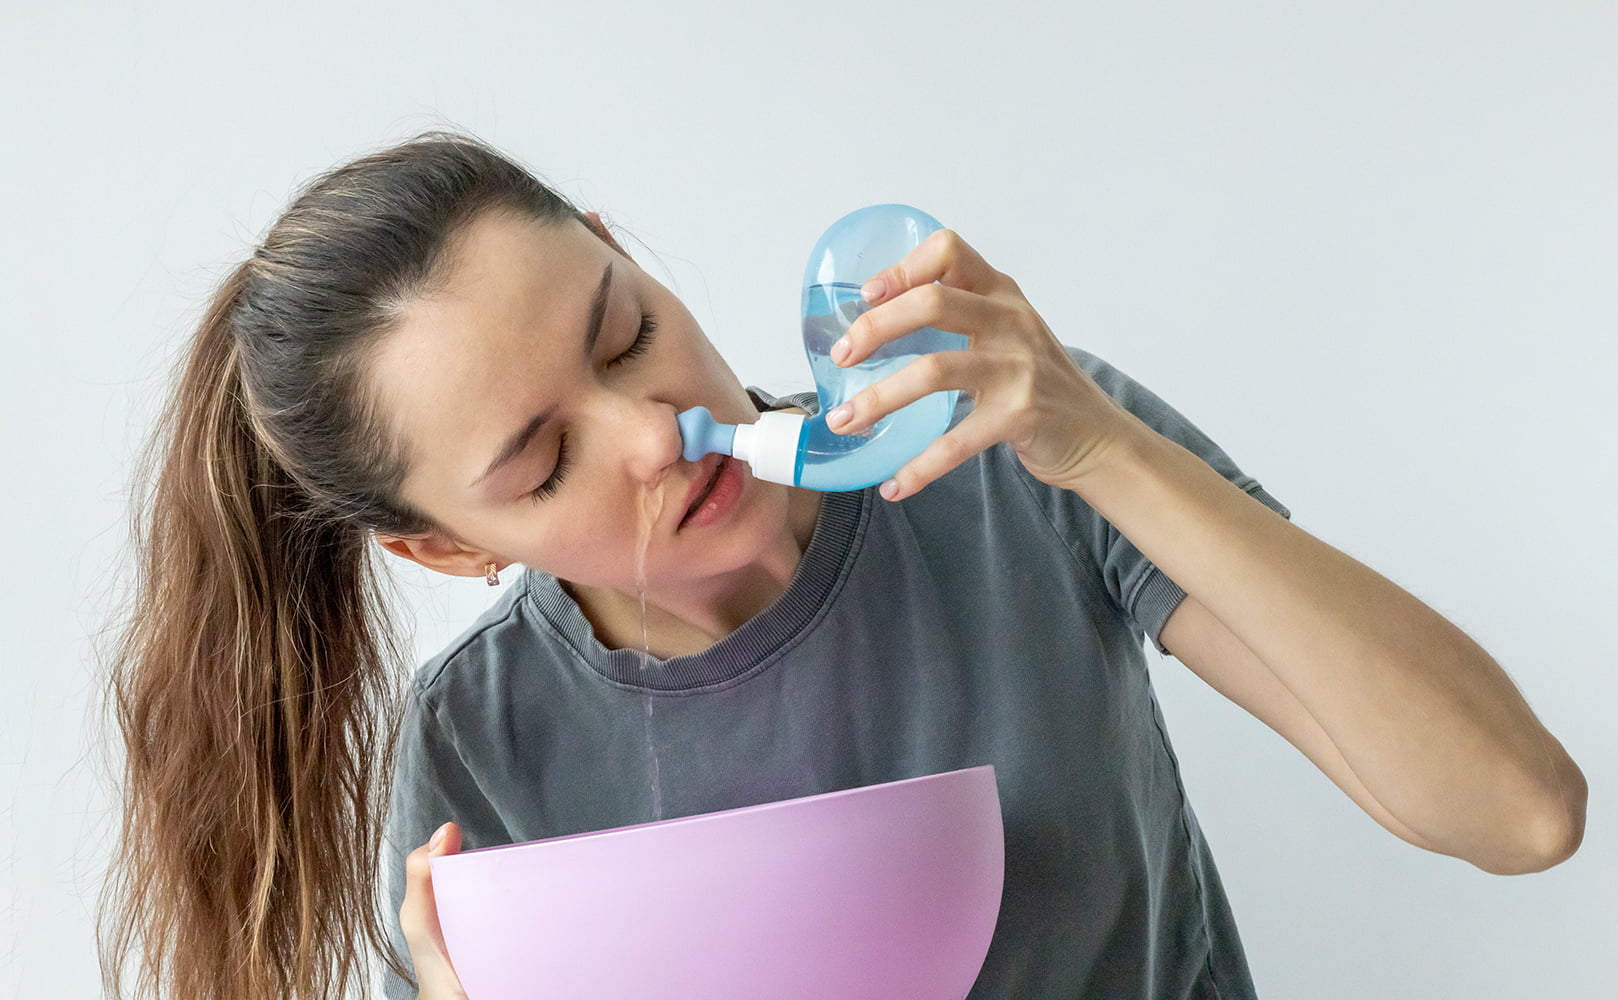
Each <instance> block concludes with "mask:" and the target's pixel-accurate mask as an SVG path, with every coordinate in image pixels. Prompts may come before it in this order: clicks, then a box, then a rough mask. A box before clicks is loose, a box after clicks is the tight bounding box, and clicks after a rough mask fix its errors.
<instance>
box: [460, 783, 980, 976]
mask: <svg viewBox="0 0 1618 1000" xmlns="http://www.w3.org/2000/svg"><path fill="white" fill-rule="evenodd" d="M432 872H433V890H434V895H435V896H436V898H437V901H438V918H439V921H440V923H441V924H442V926H443V929H444V942H445V944H446V945H447V946H448V948H449V953H450V959H451V961H453V962H454V963H455V971H456V972H457V973H458V974H459V976H460V979H461V984H462V985H463V986H465V987H466V992H467V995H468V996H469V997H471V1000H519V998H520V1000H531V998H539V1000H549V998H574V997H590V998H593V1000H648V998H663V997H669V998H677V1000H731V998H735V1000H863V998H871V1000H961V998H963V997H965V996H966V994H967V992H968V991H969V990H971V988H972V983H973V981H974V980H976V979H977V975H978V971H979V970H980V969H981V968H982V967H983V959H984V956H985V955H987V954H988V950H989V938H990V936H991V935H992V934H993V933H994V925H995V920H996V918H997V917H998V916H999V912H1000V890H1001V885H1002V882H1003V880H1004V877H1005V836H1004V831H1003V829H1002V827H1001V821H1000V798H999V794H998V791H997V789H996V787H995V782H994V768H992V767H974V768H968V769H966V770H963V771H950V772H948V773H945V774H933V775H928V776H926V777H922V778H911V779H908V780H906V781H893V782H888V783H887V784H882V785H869V786H867V787H865V788H853V789H849V790H847V791H842V792H829V793H827V794H824V795H810V796H807V797H804V798H799V799H787V800H785V801H781V802H770V803H766V804H764V805H757V806H747V807H746V808H742V809H730V810H727V811H725V812H716V813H707V814H705V815H701V816H686V817H682V818H679V819H670V820H663V821H662V822H657V823H646V824H642V825H640V826H629V827H622V828H620V829H616V830H606V831H602V832H600V833H588V834H578V835H575V836H570V837H557V838H554V839H550V840H536V841H531V842H529V843H526V844H513V845H511V846H507V847H494V848H486V849H484V850H479V851H468V852H465V853H462V854H455V855H450V856H447V857H441V858H433V859H432Z"/></svg>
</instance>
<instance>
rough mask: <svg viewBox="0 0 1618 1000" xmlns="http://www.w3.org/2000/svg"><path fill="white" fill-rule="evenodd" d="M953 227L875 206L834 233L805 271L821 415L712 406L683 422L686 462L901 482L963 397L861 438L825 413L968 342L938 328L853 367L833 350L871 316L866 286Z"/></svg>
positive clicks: (802, 478) (906, 415) (799, 480)
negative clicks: (753, 417) (739, 419)
mask: <svg viewBox="0 0 1618 1000" xmlns="http://www.w3.org/2000/svg"><path fill="white" fill-rule="evenodd" d="M942 228H944V227H943V224H942V223H940V222H939V221H938V220H937V219H934V218H933V217H932V216H930V215H928V214H927V213H926V212H923V211H921V210H919V209H916V208H911V207H910V206H908V205H871V206H869V207H867V208H862V209H859V210H858V211H855V212H850V213H849V214H848V215H845V216H843V217H842V218H841V219H839V220H837V222H835V223H833V224H832V226H831V227H830V228H829V229H827V230H826V232H825V234H824V235H822V236H821V237H820V241H819V242H818V243H817V244H816V245H815V249H814V251H813V252H812V253H811V254H810V256H809V266H808V267H807V268H806V269H805V272H804V286H803V300H802V317H803V348H804V353H805V354H806V355H808V358H809V367H810V369H811V371H813V372H814V377H815V388H816V394H817V395H818V396H819V400H820V412H819V413H817V414H816V415H815V416H813V417H809V418H807V419H805V418H803V417H801V416H789V415H787V414H782V413H768V414H764V415H762V416H761V418H760V420H759V421H758V422H757V423H755V424H750V425H749V424H742V425H729V424H720V423H717V422H715V421H714V420H713V418H712V416H711V415H710V414H709V413H708V411H707V409H706V408H704V407H700V406H699V407H696V408H694V409H691V410H687V411H685V412H684V413H681V414H680V415H679V418H678V420H679V424H680V434H681V437H682V440H683V444H684V449H683V455H684V457H685V458H686V460H687V461H693V462H694V461H696V460H697V459H699V458H701V457H702V456H703V455H705V454H707V453H708V452H712V451H717V452H721V453H723V454H726V455H734V456H736V457H737V458H742V459H745V460H746V461H747V462H749V463H750V464H751V465H752V468H753V474H754V475H755V476H756V477H758V478H760V479H766V480H769V481H771V482H781V483H788V484H790V485H793V486H803V487H806V488H808V489H813V490H826V491H833V490H857V489H863V488H865V487H867V486H872V485H875V484H877V483H880V482H883V481H884V480H886V479H888V478H889V477H891V476H892V475H893V474H894V473H895V472H898V471H899V469H900V467H901V466H903V465H904V464H905V463H906V462H908V461H910V460H911V459H912V458H915V457H916V456H917V455H919V454H921V452H922V451H923V450H924V449H926V447H927V445H929V444H931V443H932V441H933V439H935V438H937V437H938V436H939V435H940V434H942V433H944V431H945V430H947V429H948V427H949V422H950V418H951V416H952V415H953V413H954V410H955V401H956V398H957V397H958V396H959V395H960V393H959V392H958V391H956V390H946V391H941V392H935V393H931V394H930V395H927V396H925V397H923V398H921V399H918V400H916V401H915V402H913V403H911V404H909V405H907V406H905V407H902V408H901V409H899V410H898V411H896V412H894V413H891V414H889V415H888V416H886V417H884V418H883V419H882V420H880V421H878V422H877V423H876V424H875V425H873V426H871V427H869V428H867V429H866V430H863V431H860V432H858V433H855V434H836V433H833V432H832V430H831V429H830V428H828V427H827V426H826V418H825V414H826V413H827V412H828V411H829V410H831V409H833V408H834V407H836V406H838V405H839V404H841V403H844V402H846V401H847V400H848V399H850V398H851V397H853V396H854V395H855V394H856V393H858V392H859V391H860V390H862V389H864V388H866V387H867V386H870V385H872V384H873V383H875V382H879V381H881V380H882V379H884V378H886V377H887V376H889V375H892V374H893V373H894V372H897V371H899V370H900V369H901V368H903V367H904V366H905V365H907V364H909V363H910V362H911V361H914V360H915V359H916V358H917V357H918V356H920V355H922V354H928V353H931V352H934V351H945V350H960V349H964V348H965V347H966V346H967V339H966V338H965V337H964V336H962V335H960V334H957V333H948V332H945V331H943V330H936V329H934V328H932V327H922V328H921V329H918V330H912V331H911V332H909V333H907V334H905V335H904V336H902V337H900V338H899V339H897V340H895V341H892V342H891V343H887V344H883V345H882V346H881V347H879V348H877V350H876V351H874V352H873V353H872V354H871V355H870V356H869V357H868V358H866V359H865V360H864V361H861V362H860V363H859V364H858V365H855V366H853V367H850V368H839V367H838V366H837V365H836V364H835V363H834V362H833V361H832V360H831V354H830V352H831V347H832V345H833V344H835V343H836V342H837V341H838V340H839V339H840V338H841V337H842V336H843V334H844V333H846V332H847V330H848V328H849V326H850V325H851V324H852V323H853V322H854V321H855V320H856V319H858V318H859V317H860V315H862V314H863V313H864V312H866V310H868V309H869V308H870V306H868V305H867V304H866V302H865V299H864V298H863V297H862V296H861V295H860V286H861V285H862V284H863V283H864V282H865V281H866V280H868V279H869V278H871V277H872V276H873V275H876V274H878V273H880V272H882V271H884V270H886V269H887V268H889V267H892V266H893V265H894V264H897V263H899V262H900V261H901V260H903V259H904V258H905V256H906V255H908V254H909V253H910V251H911V250H913V249H915V248H916V247H917V246H918V245H919V244H920V243H921V241H922V240H924V239H926V238H927V236H929V235H931V234H932V233H934V232H936V231H938V230H940V229H942Z"/></svg>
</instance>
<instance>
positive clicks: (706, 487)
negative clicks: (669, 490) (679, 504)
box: [680, 452, 725, 524]
mask: <svg viewBox="0 0 1618 1000" xmlns="http://www.w3.org/2000/svg"><path fill="white" fill-rule="evenodd" d="M724 461H725V456H723V455H721V454H719V453H718V452H711V453H709V454H707V455H704V456H703V457H702V461H701V462H699V463H697V468H698V469H700V470H701V472H700V473H699V474H698V475H697V476H696V477H695V478H694V479H693V480H692V481H691V493H690V496H689V498H688V501H687V503H686V505H685V514H684V516H682V517H681V518H680V523H681V524H684V523H685V522H686V520H687V519H688V518H690V517H691V514H692V513H693V512H694V511H696V509H697V508H698V507H701V506H702V502H703V501H704V500H706V499H708V494H709V493H712V492H713V488H714V484H715V483H717V482H718V481H719V470H720V468H722V467H723V465H724Z"/></svg>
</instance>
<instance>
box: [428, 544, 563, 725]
mask: <svg viewBox="0 0 1618 1000" xmlns="http://www.w3.org/2000/svg"><path fill="white" fill-rule="evenodd" d="M532 572H533V571H532V570H528V569H524V570H523V573H522V575H521V576H519V577H517V578H516V580H515V581H514V582H513V584H512V585H511V586H510V587H509V588H508V589H507V590H506V591H505V592H504V593H503V594H501V595H500V596H499V597H497V598H496V599H495V600H494V602H493V603H491V604H490V605H489V606H488V607H486V608H484V609H483V611H482V612H480V613H479V614H478V616H477V617H476V618H474V619H473V620H472V622H471V623H470V624H468V625H467V626H466V628H465V629H463V630H462V631H461V633H460V634H459V635H457V636H456V637H455V638H454V639H452V640H450V642H449V643H447V644H446V645H445V646H444V647H443V648H442V649H440V650H439V651H438V652H436V653H434V654H433V655H432V656H430V657H428V658H427V660H425V661H424V662H423V663H422V664H421V666H419V667H418V668H417V669H416V672H415V677H414V684H413V686H414V688H415V691H416V693H417V694H418V695H427V694H429V693H431V692H433V691H435V690H437V689H439V688H442V687H443V686H445V685H447V684H450V683H452V682H453V681H454V680H455V679H457V678H461V677H465V676H466V675H468V674H478V673H483V672H485V671H487V670H488V669H490V668H491V667H493V666H496V665H498V664H499V662H500V661H501V660H502V659H504V657H503V655H502V652H503V651H504V650H507V649H509V648H511V647H512V646H513V645H514V644H522V645H531V644H532V642H533V629H534V623H533V622H531V621H529V620H528V609H527V602H526V601H525V600H524V598H525V596H526V593H527V590H528V584H529V579H528V577H529V575H530V574H531V573H532Z"/></svg>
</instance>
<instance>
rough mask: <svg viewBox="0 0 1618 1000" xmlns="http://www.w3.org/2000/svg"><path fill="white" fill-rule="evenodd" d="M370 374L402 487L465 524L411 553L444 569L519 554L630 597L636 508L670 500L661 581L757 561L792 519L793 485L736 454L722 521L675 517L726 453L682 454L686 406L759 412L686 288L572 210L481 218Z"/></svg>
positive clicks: (659, 562)
mask: <svg viewBox="0 0 1618 1000" xmlns="http://www.w3.org/2000/svg"><path fill="white" fill-rule="evenodd" d="M598 293H604V295H605V299H604V303H603V304H604V309H603V311H601V313H600V325H599V330H597V328H596V326H595V323H594V319H595V315H596V314H595V311H594V309H593V306H594V305H595V304H596V303H597V296H598ZM367 377H368V379H369V380H370V381H371V385H372V388H373V390H374V394H375V397H376V399H377V401H378V405H379V406H380V407H381V410H382V414H381V415H382V416H383V418H384V419H385V420H386V421H387V422H388V424H389V425H390V426H391V427H392V428H393V430H394V432H395V433H397V434H399V435H401V437H402V440H403V441H404V442H405V446H406V455H407V462H408V473H407V476H406V479H405V482H404V486H403V492H404V497H405V499H406V500H407V501H408V502H410V503H411V504H413V505H414V506H415V507H416V508H417V509H419V510H422V511H424V512H425V513H426V514H427V515H428V516H429V517H431V518H433V519H434V520H435V521H436V522H437V523H438V524H440V525H442V526H443V527H444V529H445V530H446V531H447V532H448V533H449V534H451V535H453V536H454V537H453V539H447V540H446V539H437V540H433V541H430V542H429V543H428V544H425V545H422V546H419V547H417V548H413V549H412V550H411V552H410V553H408V554H410V555H412V556H414V557H415V558H417V559H418V561H421V562H423V563H425V564H427V565H431V566H433V568H436V569H441V570H444V571H446V572H462V573H465V572H471V573H476V574H481V572H482V565H483V563H484V562H488V561H490V560H495V561H498V562H500V563H501V564H502V565H503V564H505V563H507V562H521V563H524V564H526V565H529V566H533V567H535V568H537V569H540V570H543V571H545V572H548V573H551V574H554V575H555V576H557V577H560V578H562V579H564V580H568V581H571V582H574V583H578V584H583V585H586V586H592V587H608V588H612V589H615V590H621V591H632V590H633V589H634V588H635V587H636V583H637V571H638V567H637V546H638V542H639V536H640V534H641V533H642V532H643V531H645V530H646V528H645V526H644V525H643V523H642V520H643V509H648V508H656V507H660V511H659V513H658V515H657V518H656V521H655V523H653V524H652V525H651V528H650V538H649V544H648V548H647V553H646V565H645V574H646V578H647V580H648V581H652V582H654V585H655V583H656V582H663V583H668V582H676V583H677V582H680V581H690V582H696V581H698V580H701V579H704V578H711V577H717V576H719V575H720V574H724V573H727V572H730V571H733V570H737V569H740V568H743V567H746V566H748V565H749V564H751V563H752V562H753V561H755V560H757V559H759V558H760V557H761V555H762V553H763V552H764V551H765V550H767V549H769V548H770V547H771V546H779V543H780V540H781V536H782V534H783V532H785V531H787V528H786V523H787V495H788V492H789V491H788V490H787V489H786V488H784V487H779V486H775V485H774V484H770V483H764V482H760V481H758V480H755V479H753V478H752V477H751V475H748V474H746V471H745V467H742V466H741V463H734V464H735V465H737V466H738V467H741V468H742V472H743V475H742V477H741V480H742V492H741V495H740V499H739V500H738V501H736V502H735V504H734V505H733V506H731V507H730V508H729V509H728V511H727V512H726V513H725V514H724V516H722V517H720V518H719V519H717V520H711V523H705V524H702V523H699V524H695V525H692V524H682V521H683V519H684V516H685V515H686V513H687V507H688V504H689V503H690V500H691V498H692V497H693V495H694V491H701V490H702V489H704V487H706V486H707V485H708V483H709V482H710V480H711V478H712V476H713V473H714V471H715V470H714V467H715V464H716V461H717V456H709V457H708V459H707V460H706V461H704V462H700V463H699V462H687V461H684V460H683V459H682V458H681V457H680V435H679V430H678V427H677V425H676V424H675V419H674V418H675V414H676V413H678V412H679V411H681V410H684V409H687V408H689V407H692V406H706V407H708V408H709V409H710V410H711V411H713V413H714V416H715V417H716V418H718V419H719V420H722V421H725V422H727V423H747V422H750V421H752V420H755V419H756V418H757V413H756V411H755V409H754V407H753V405H752V403H751V401H750V400H749V399H748V396H747V393H746V391H745V390H744V389H743V388H742V385H741V383H740V382H738V381H737V379H736V376H735V375H734V374H732V373H731V371H730V368H729V367H728V366H727V365H726V364H725V362H724V360H723V359H722V358H720V356H719V354H718V352H717V351H715V350H714V348H713V345H712V344H710V343H709V342H708V339H707V337H706V336H704V334H703V332H702V330H701V329H700V328H698V326H697V324H696V321H695V320H694V319H693V318H692V317H691V314H690V313H688V312H687V311H686V309H685V307H684V306H683V305H682V304H681V303H680V301H679V299H677V298H676V297H675V296H674V295H672V294H671V293H670V292H669V291H668V290H667V289H665V288H663V287H662V286H661V285H660V284H658V283H657V282H656V281H654V280H652V279H651V278H650V277H649V276H647V275H646V273H645V272H643V271H642V270H641V269H640V268H639V267H638V266H636V265H635V264H634V262H633V261H631V260H629V259H628V258H627V257H625V256H624V255H622V254H621V253H619V252H618V251H616V250H615V249H614V248H613V247H612V246H609V245H608V244H607V243H606V242H605V241H604V240H603V239H602V238H601V237H599V236H597V235H596V234H595V233H593V232H591V230H590V229H588V228H587V227H586V226H584V225H582V224H579V223H577V222H574V221H572V220H566V221H563V222H559V223H555V224H543V223H537V222H533V221H530V220H526V219H522V218H519V217H517V216H514V215H511V214H507V213H489V214H485V215H484V216H483V217H481V218H480V219H479V220H477V221H475V222H474V223H472V224H471V226H470V227H469V228H468V230H467V231H466V233H465V236H464V240H463V242H462V243H461V245H460V253H459V255H458V258H457V263H456V264H455V269H454V271H453V272H452V274H451V277H450V280H449V281H448V282H447V283H446V285H445V288H444V290H443V291H442V292H441V293H439V294H437V295H434V296H432V297H429V298H424V299H421V300H419V301H417V302H415V303H413V304H412V305H410V306H409V307H408V309H407V311H406V313H405V318H404V321H403V323H402V324H401V325H400V327H399V328H398V329H397V330H396V331H395V332H393V333H391V334H390V335H388V336H387V337H386V338H384V340H383V341H382V343H381V344H380V345H379V348H378V353H377V355H376V356H375V357H374V358H373V364H372V367H371V368H370V369H369V371H368V375H367ZM647 491H651V494H650V495H649V496H648V492H647ZM648 501H649V502H648ZM389 548H390V549H393V551H396V552H398V551H400V548H399V547H398V544H397V543H393V544H389ZM424 553H425V554H426V555H427V556H428V557H427V558H423V554H424ZM435 560H436V561H437V562H435ZM463 563H464V565H463Z"/></svg>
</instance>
